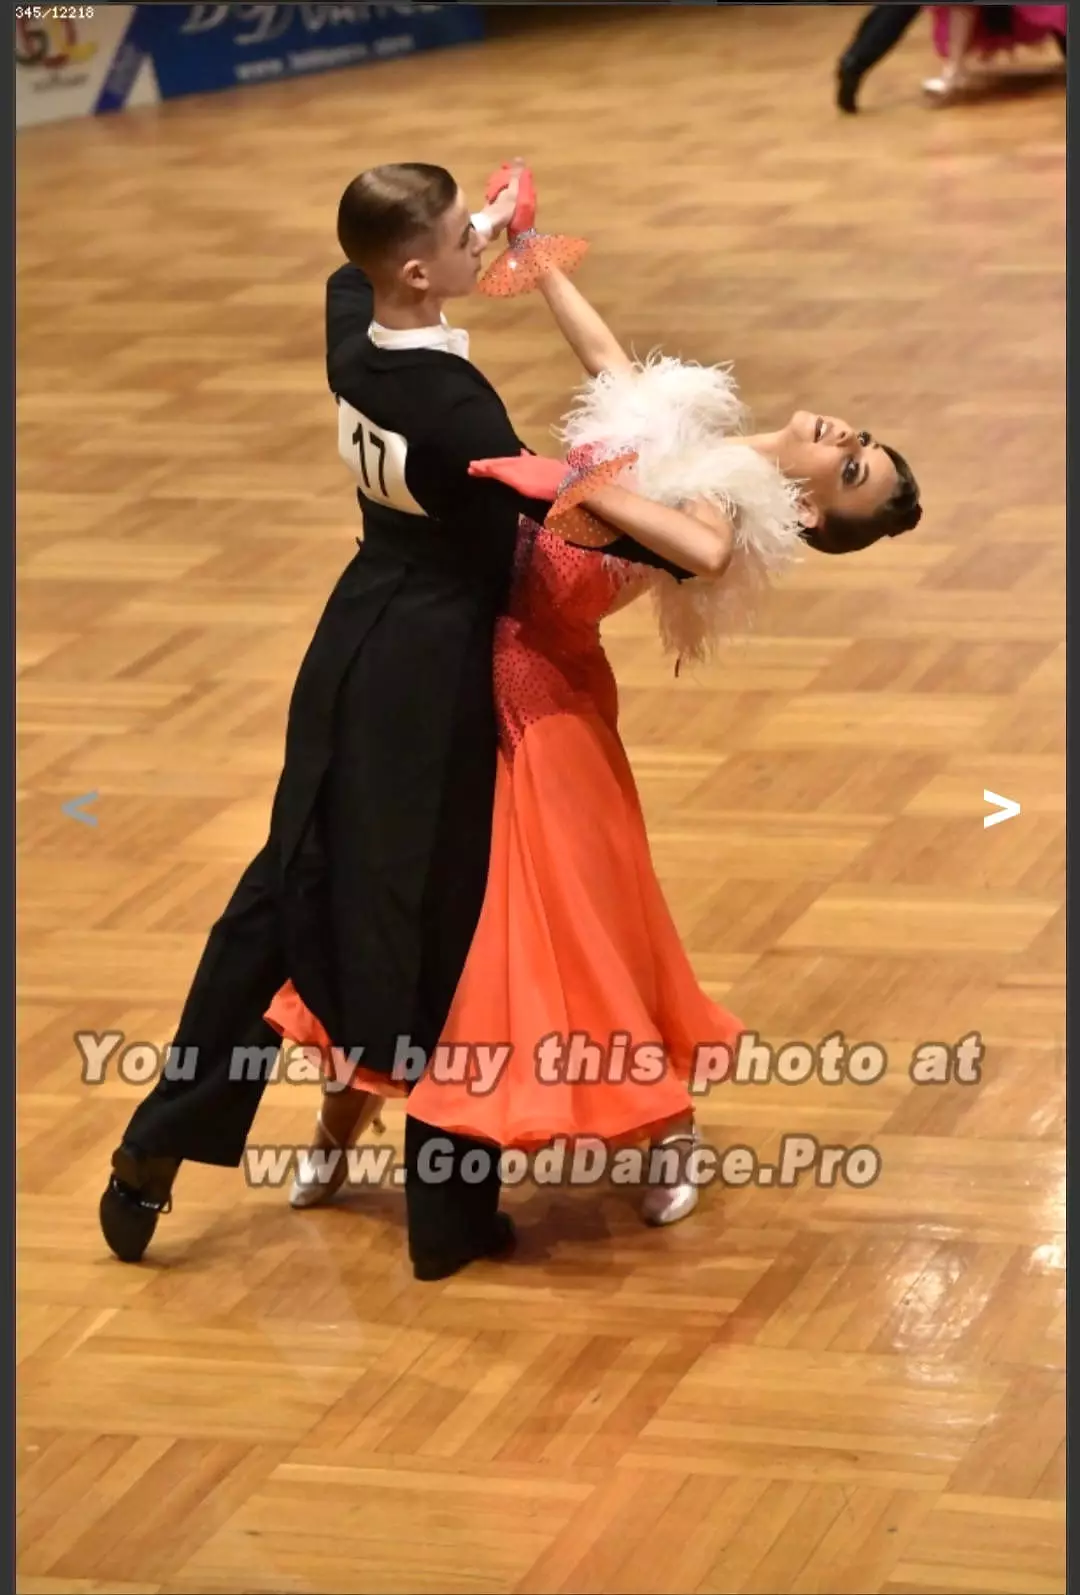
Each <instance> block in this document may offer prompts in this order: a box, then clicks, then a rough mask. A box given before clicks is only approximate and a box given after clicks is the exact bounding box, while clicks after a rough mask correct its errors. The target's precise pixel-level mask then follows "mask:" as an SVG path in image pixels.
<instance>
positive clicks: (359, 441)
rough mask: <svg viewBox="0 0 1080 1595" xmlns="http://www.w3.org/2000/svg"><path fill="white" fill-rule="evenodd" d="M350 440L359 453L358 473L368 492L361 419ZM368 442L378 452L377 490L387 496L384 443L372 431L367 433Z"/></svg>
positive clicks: (369, 483)
mask: <svg viewBox="0 0 1080 1595" xmlns="http://www.w3.org/2000/svg"><path fill="white" fill-rule="evenodd" d="M352 440H353V442H354V443H355V445H356V448H357V451H358V453H359V455H360V473H361V475H362V476H363V478H364V486H365V487H366V488H367V489H368V491H369V492H370V490H371V477H370V476H369V475H368V463H367V450H366V449H365V447H364V423H363V421H361V422H360V425H359V426H358V427H357V429H356V431H355V432H354V433H353V435H352ZM368 442H369V443H370V444H371V446H372V448H373V449H375V450H376V451H377V452H378V456H379V492H380V493H381V494H382V496H383V498H389V497H390V495H389V493H388V492H387V491H386V444H385V443H384V442H383V440H382V438H381V437H378V436H377V435H376V433H374V432H371V433H369V436H368Z"/></svg>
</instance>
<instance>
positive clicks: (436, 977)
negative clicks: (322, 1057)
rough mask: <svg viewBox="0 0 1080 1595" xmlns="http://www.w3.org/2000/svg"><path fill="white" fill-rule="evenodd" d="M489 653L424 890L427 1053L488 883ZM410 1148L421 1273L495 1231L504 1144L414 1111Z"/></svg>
mask: <svg viewBox="0 0 1080 1595" xmlns="http://www.w3.org/2000/svg"><path fill="white" fill-rule="evenodd" d="M491 659H492V645H491V642H490V639H488V637H487V636H486V635H485V636H484V638H483V642H482V644H481V645H480V646H478V647H477V649H476V650H475V652H474V653H473V654H471V655H470V657H469V659H468V660H467V661H466V665H465V669H464V672H463V679H462V683H461V690H460V693H459V698H458V703H459V710H458V714H457V716H456V719H455V724H454V736H453V743H452V753H451V758H450V761H449V765H448V769H447V777H446V786H445V789H444V794H443V803H442V809H441V813H440V817H439V831H438V834H437V837H436V845H435V849H434V853H433V856H432V862H431V869H430V871H429V874H428V882H427V890H426V892H425V898H424V960H423V964H422V970H421V989H420V1016H421V1031H422V1035H423V1038H424V1044H425V1046H426V1047H427V1048H428V1050H429V1051H430V1049H432V1048H434V1047H435V1046H436V1045H437V1043H438V1040H439V1036H440V1035H441V1034H442V1030H443V1027H444V1025H445V1024H446V1020H447V1016H448V1014H449V1012H450V1008H451V1005H452V1004H453V1000H454V993H455V992H456V990H457V986H458V982H459V980H460V979H461V974H462V971H463V970H464V968H465V963H466V960H467V958H468V956H469V947H470V945H471V943H472V938H473V935H474V934H475V931H476V926H477V923H478V922H479V919H480V913H481V910H482V908H483V905H484V894H485V891H486V888H487V878H488V865H489V861H490V855H491V821H492V811H493V807H494V793H495V770H496V748H497V731H496V726H495V714H494V705H493V702H492V695H491ZM501 1039H502V1038H501V1037H499V1036H477V1037H476V1038H475V1040H476V1043H477V1044H479V1045H483V1044H484V1043H490V1044H492V1045H497V1044H498V1042H499V1041H500V1040H501ZM405 1148H406V1183H405V1199H406V1203H407V1208H408V1215H409V1251H410V1254H411V1256H412V1259H413V1262H414V1264H415V1265H416V1267H417V1269H418V1271H419V1270H424V1269H429V1270H431V1271H433V1272H435V1271H438V1269H439V1264H440V1261H442V1260H446V1261H447V1262H448V1263H449V1261H452V1260H453V1259H454V1258H458V1257H462V1256H465V1255H468V1251H469V1250H470V1249H471V1250H472V1251H474V1252H475V1251H476V1249H477V1248H478V1247H481V1248H483V1247H485V1246H486V1245H487V1243H488V1238H489V1237H490V1236H491V1235H492V1234H494V1233H495V1227H496V1215H497V1214H498V1211H499V1199H500V1197H501V1195H502V1181H501V1179H500V1178H499V1149H498V1148H497V1147H493V1146H492V1145H491V1144H490V1143H489V1142H486V1141H477V1140H474V1139H473V1138H472V1137H469V1136H463V1135H450V1134H448V1133H447V1132H446V1131H445V1130H438V1129H436V1128H435V1127H434V1126H431V1125H427V1124H424V1123H423V1122H422V1121H420V1120H416V1119H410V1120H409V1121H408V1128H407V1131H406V1137H405ZM427 1164H430V1165H431V1167H430V1168H428V1167H426V1165H427ZM443 1167H448V1168H449V1169H450V1170H451V1171H452V1172H451V1175H450V1177H449V1178H448V1179H446V1180H445V1182H444V1183H442V1184H441V1185H440V1184H432V1183H431V1180H430V1176H431V1174H432V1173H433V1172H434V1173H436V1174H437V1173H438V1171H439V1170H440V1169H441V1168H443ZM477 1176H479V1177H477Z"/></svg>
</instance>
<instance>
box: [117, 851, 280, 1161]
mask: <svg viewBox="0 0 1080 1595" xmlns="http://www.w3.org/2000/svg"><path fill="white" fill-rule="evenodd" d="M286 978H287V970H286V968H285V958H284V954H283V951H282V948H281V940H280V914H279V907H278V901H277V896H276V890H275V883H274V879H273V873H272V866H271V859H270V851H269V848H264V849H263V851H262V852H261V853H260V854H259V855H258V856H257V857H256V858H255V859H254V860H253V861H252V863H251V864H250V865H249V866H248V868H247V869H246V870H245V871H244V874H243V875H242V877H241V879H240V882H239V884H238V886H237V888H236V890H235V892H234V893H233V895H232V898H231V899H230V901H229V904H228V907H227V908H226V909H225V912H224V913H223V914H222V916H221V918H220V919H219V920H218V921H217V923H216V924H215V926H214V928H213V929H212V930H211V932H210V935H209V938H208V939H207V943H206V948H205V950H204V952H203V955H202V958H201V959H200V961H199V967H198V969H197V970H196V972H195V978H194V980H193V981H192V984H191V990H190V992H189V993H188V998H187V1002H186V1003H185V1004H184V1011H183V1014H182V1015H181V1018H180V1024H179V1027H178V1029H177V1032H176V1037H175V1040H174V1043H173V1058H174V1060H175V1061H174V1065H173V1067H172V1068H170V1066H169V1065H167V1066H166V1069H165V1070H164V1071H163V1073H162V1075H161V1077H160V1079H159V1080H158V1083H157V1085H156V1086H155V1087H154V1090H153V1091H151V1093H150V1095H149V1096H148V1097H147V1098H146V1099H145V1101H143V1102H141V1103H140V1104H139V1106H138V1107H137V1108H136V1110H135V1112H134V1114H133V1115H132V1118H131V1121H130V1123H129V1124H128V1127H127V1130H126V1131H125V1133H124V1141H125V1143H127V1144H128V1145H129V1146H131V1147H132V1148H134V1149H136V1150H137V1151H138V1152H140V1153H142V1154H143V1155H145V1156H146V1157H152V1158H162V1157H165V1158H176V1159H188V1160H189V1161H192V1162H196V1163H214V1164H219V1165H221V1166H224V1167H232V1168H235V1167H236V1166H237V1165H238V1164H239V1162H240V1160H241V1158H242V1156H243V1151H244V1143H245V1141H246V1140H247V1137H248V1134H249V1132H250V1130H251V1125H252V1122H253V1120H254V1118H255V1114H256V1111H257V1109H258V1106H259V1102H260V1099H261V1098H262V1094H263V1091H264V1090H265V1088H266V1083H267V1079H268V1078H269V1073H270V1069H271V1068H272V1066H273V1061H274V1058H275V1057H276V1055H277V1052H278V1049H279V1047H280V1045H281V1041H280V1037H279V1036H278V1034H277V1032H276V1031H275V1030H273V1029H272V1028H271V1027H270V1026H269V1025H268V1024H267V1023H266V1022H265V1020H264V1019H263V1014H264V1013H265V1012H266V1010H267V1008H268V1007H269V1005H270V1002H271V1001H272V999H273V997H274V994H275V993H276V992H277V991H278V989H279V988H280V987H281V986H282V985H283V983H284V981H285V980H286ZM188 1049H192V1052H193V1058H192V1060H189V1061H188V1062H187V1063H186V1064H185V1058H184V1054H185V1052H186V1051H187V1050H188ZM245 1053H246V1056H245ZM170 1075H172V1077H171V1078H170Z"/></svg>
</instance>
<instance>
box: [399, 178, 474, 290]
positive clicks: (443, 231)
mask: <svg viewBox="0 0 1080 1595" xmlns="http://www.w3.org/2000/svg"><path fill="white" fill-rule="evenodd" d="M483 248H484V246H483V243H482V241H481V239H480V238H479V237H478V235H477V233H476V231H475V229H474V228H473V225H472V222H471V220H470V213H469V207H468V204H467V203H466V200H465V196H464V194H463V193H462V192H461V190H460V188H459V189H458V192H457V197H456V199H455V200H454V203H453V204H452V205H451V206H450V208H449V210H447V211H444V212H443V214H442V216H441V217H440V218H439V220H438V222H437V223H436V225H435V227H434V229H433V231H432V233H431V236H430V238H427V239H425V240H424V241H423V244H422V246H420V247H418V248H417V249H416V250H415V252H414V254H412V255H411V256H410V258H409V259H408V260H407V261H406V262H405V264H404V266H403V267H402V276H403V278H404V281H405V282H406V283H407V284H408V286H409V287H410V288H412V289H414V290H415V291H416V292H417V293H422V294H429V295H430V296H431V297H432V298H434V299H463V298H465V297H466V295H468V294H471V293H472V291H473V289H474V288H475V287H476V281H477V278H478V277H479V275H480V265H481V258H482V255H483Z"/></svg>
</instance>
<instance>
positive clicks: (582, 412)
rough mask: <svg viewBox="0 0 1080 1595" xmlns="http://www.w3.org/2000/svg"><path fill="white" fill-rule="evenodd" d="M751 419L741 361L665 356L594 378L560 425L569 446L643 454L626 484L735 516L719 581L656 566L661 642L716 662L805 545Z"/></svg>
mask: <svg viewBox="0 0 1080 1595" xmlns="http://www.w3.org/2000/svg"><path fill="white" fill-rule="evenodd" d="M745 419H746V415H745V411H744V409H743V405H742V403H741V401H740V399H739V395H738V390H737V388H736V386H735V381H734V378H733V377H732V375H731V371H730V368H725V367H721V366H699V365H688V364H684V363H683V362H682V361H680V360H674V359H670V358H668V357H666V356H661V355H654V356H651V357H650V358H649V359H648V360H647V361H646V362H645V363H644V364H640V363H639V364H636V365H635V366H634V367H633V368H632V369H631V370H629V371H620V372H604V373H602V374H601V375H600V376H598V377H594V378H593V379H592V380H591V381H590V382H588V383H586V384H585V386H584V387H583V388H582V389H581V391H580V392H579V393H578V395H577V397H576V399H575V401H574V405H573V408H572V409H571V411H570V412H569V414H568V415H567V416H566V417H564V419H563V422H562V425H561V427H560V428H559V432H558V435H559V437H560V439H561V441H562V443H563V445H564V446H565V447H566V448H567V450H570V449H588V450H595V451H596V453H597V454H598V455H600V456H611V455H614V454H620V453H629V452H631V451H633V452H634V453H636V454H637V457H638V460H637V465H636V466H635V467H633V469H632V470H631V471H630V472H629V473H628V474H627V476H626V478H625V485H626V486H628V487H633V488H634V489H635V491H636V492H639V493H641V494H642V495H643V496H644V497H645V498H649V499H652V500H653V501H654V502H655V503H658V504H668V505H670V506H672V507H673V508H676V509H678V508H681V507H683V506H684V505H685V504H687V503H689V502H690V501H691V500H692V499H695V498H705V499H709V500H711V501H712V502H713V503H714V504H715V505H716V506H717V508H718V509H720V510H721V511H722V512H723V513H724V514H725V515H728V516H730V517H731V519H732V521H733V522H734V525H735V535H736V550H735V556H734V558H733V559H732V561H731V564H730V565H729V566H728V569H727V571H726V572H725V573H724V575H723V577H721V578H719V579H718V580H716V581H708V580H705V579H703V578H700V577H695V578H693V579H691V580H688V581H683V582H677V581H676V580H675V579H674V577H672V576H669V575H668V574H667V573H666V572H664V571H655V572H650V586H651V589H652V595H653V604H654V609H655V612H656V617H657V622H658V624H659V628H660V636H661V641H662V643H663V646H664V649H665V651H666V652H668V653H675V654H677V655H678V656H679V659H680V661H682V660H686V661H688V662H691V663H696V662H700V661H703V660H706V659H708V658H710V657H711V655H712V654H713V652H714V651H715V649H716V647H717V646H718V645H719V644H720V643H721V642H722V641H723V639H724V638H725V637H726V636H730V634H731V633H732V632H733V631H737V630H739V629H741V628H743V627H745V626H746V625H748V624H749V623H750V622H751V620H752V617H753V612H754V609H755V607H756V605H757V604H758V602H759V601H760V599H761V597H762V595H763V594H764V592H765V591H766V590H767V588H768V586H769V583H770V581H772V580H774V579H775V578H776V577H777V576H779V575H780V574H781V573H782V572H783V571H785V570H787V569H788V568H789V567H790V566H791V565H792V564H794V563H795V562H796V561H797V560H798V559H799V557H800V554H801V551H802V548H803V543H802V538H801V537H800V534H799V515H798V500H799V490H798V488H797V486H796V485H795V484H794V483H792V482H789V481H788V480H787V479H786V478H785V477H784V476H782V475H781V473H780V471H779V470H778V469H777V468H776V467H775V466H774V465H771V464H770V463H769V461H768V460H765V459H763V458H762V457H761V455H760V454H757V453H756V452H755V451H754V450H753V449H751V448H749V447H748V446H747V445H746V444H745V443H741V442H740V441H739V433H740V432H741V431H742V430H743V428H744V425H745Z"/></svg>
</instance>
